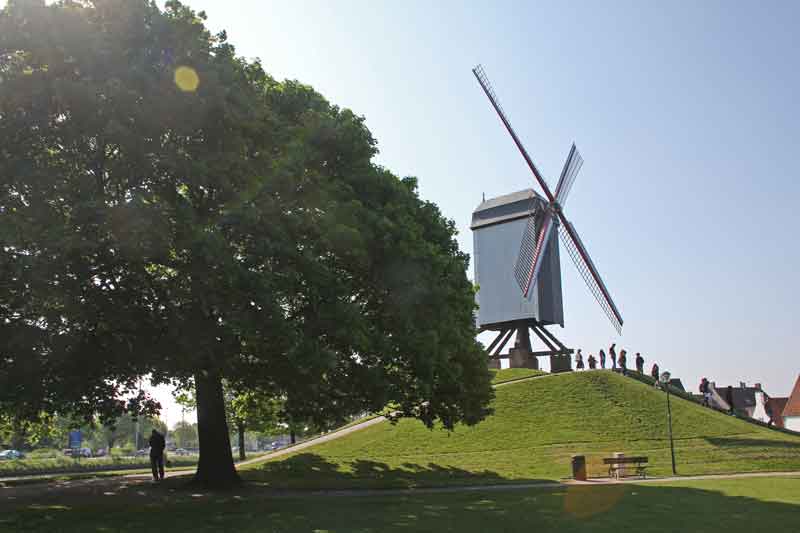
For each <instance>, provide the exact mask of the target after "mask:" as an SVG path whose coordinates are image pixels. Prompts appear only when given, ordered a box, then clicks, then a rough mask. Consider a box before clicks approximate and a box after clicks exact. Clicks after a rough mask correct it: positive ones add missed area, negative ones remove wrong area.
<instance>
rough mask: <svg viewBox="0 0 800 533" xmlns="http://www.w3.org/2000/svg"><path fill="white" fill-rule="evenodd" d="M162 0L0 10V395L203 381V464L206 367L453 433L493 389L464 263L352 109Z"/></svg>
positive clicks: (111, 403)
mask: <svg viewBox="0 0 800 533" xmlns="http://www.w3.org/2000/svg"><path fill="white" fill-rule="evenodd" d="M204 18H205V17H204V15H203V14H202V13H195V12H193V11H191V10H190V9H189V8H187V7H185V6H183V5H182V4H180V3H179V2H177V1H168V2H167V3H166V8H165V9H164V10H163V11H162V10H160V9H159V8H158V7H157V6H156V5H155V4H154V3H152V2H148V1H145V0H93V1H92V2H77V1H66V0H65V1H62V2H58V3H55V4H52V5H45V4H44V2H43V1H34V0H12V1H11V2H9V3H8V5H7V6H6V8H5V9H4V10H3V11H2V12H1V13H0V138H1V139H3V143H2V145H1V146H0V219H1V222H0V246H1V248H0V284H2V285H1V286H0V339H2V342H0V407H8V408H13V409H14V410H15V412H17V413H19V414H20V415H26V416H29V417H36V416H39V414H40V413H42V412H63V413H70V414H73V415H78V416H84V417H87V418H90V417H92V416H95V414H97V413H100V414H101V415H102V417H103V419H104V420H113V419H114V418H115V417H117V416H119V415H120V413H122V412H125V411H133V412H155V411H157V409H158V406H157V405H156V404H155V403H154V402H152V400H150V399H149V398H147V397H145V396H143V395H140V396H135V397H133V399H129V400H125V401H123V400H121V399H120V398H123V397H125V394H126V393H132V392H134V391H135V390H137V389H136V382H137V380H138V379H139V378H140V377H141V376H144V375H150V376H151V377H152V379H153V380H154V381H155V382H156V383H166V382H173V383H180V384H186V383H188V382H189V380H193V381H194V383H195V386H196V393H197V403H198V405H197V407H198V430H199V440H200V449H201V457H200V464H199V467H198V474H197V478H198V480H200V481H202V482H206V483H225V482H231V481H234V480H235V479H236V474H235V470H234V468H233V463H232V457H231V453H230V444H229V440H228V431H227V427H226V423H225V414H224V413H225V409H224V401H223V396H222V385H221V383H222V379H223V378H224V379H225V380H227V381H228V382H230V383H231V384H233V385H234V386H235V387H236V388H237V390H247V389H248V388H258V389H259V390H263V391H270V393H271V394H273V395H274V396H276V397H277V396H280V397H285V398H287V409H289V410H290V411H291V413H293V414H296V415H297V416H298V417H303V418H305V419H309V420H324V421H329V420H331V419H332V418H336V417H340V418H344V417H345V416H347V415H348V414H350V413H355V412H362V411H370V410H371V411H377V410H379V409H381V408H382V407H384V406H385V405H387V404H388V403H392V404H393V405H396V406H397V411H398V413H400V414H402V415H404V416H413V417H417V418H419V419H421V420H423V421H424V422H425V423H426V424H428V425H433V424H434V423H435V422H436V421H437V420H438V421H440V422H441V423H442V424H443V425H444V426H445V427H448V428H452V427H453V425H454V424H456V423H458V422H464V423H467V424H473V423H476V422H478V421H479V420H481V419H482V418H483V417H484V416H485V415H486V413H487V409H488V407H487V406H488V402H489V400H490V399H491V395H492V392H491V388H490V385H489V374H488V372H487V370H486V361H485V356H484V354H483V352H482V350H481V348H480V346H479V345H478V344H477V342H476V340H475V333H476V332H475V327H474V321H473V311H474V294H473V288H472V285H471V283H470V282H469V280H468V279H467V277H466V269H467V266H468V257H467V256H466V255H465V254H463V253H462V252H460V251H459V250H458V247H457V244H456V241H455V239H454V236H455V232H456V230H455V226H454V224H453V223H452V222H451V221H448V220H446V219H445V218H444V217H443V216H442V214H441V212H440V211H439V209H438V208H437V207H436V206H435V205H434V204H432V203H430V202H426V201H424V200H422V199H420V197H419V195H418V191H417V181H416V179H414V178H404V179H400V178H398V177H397V176H395V175H394V174H392V173H391V172H390V171H389V170H387V169H385V168H382V167H380V166H378V165H376V164H375V163H374V161H373V158H374V156H375V154H376V153H377V144H376V141H375V140H374V139H373V137H372V135H371V133H370V132H369V130H368V129H367V128H366V126H365V124H364V119H363V117H359V116H357V115H356V114H354V113H353V112H352V111H350V110H348V109H341V108H339V107H337V106H335V105H332V104H331V103H329V102H328V101H327V100H326V99H325V98H323V97H322V96H321V95H320V94H318V93H317V92H315V91H314V90H313V89H312V88H311V87H308V86H306V85H303V84H301V83H299V82H295V81H283V82H280V81H276V80H275V79H273V78H272V77H271V76H269V75H268V74H266V72H265V71H264V69H263V68H262V65H261V63H260V62H258V61H247V60H244V59H242V58H240V57H238V56H236V54H235V50H234V48H233V46H232V45H231V44H229V43H228V41H227V36H226V35H225V34H224V33H220V34H217V35H212V34H211V33H210V32H209V31H208V30H207V29H206V28H205V26H204V22H203V21H204Z"/></svg>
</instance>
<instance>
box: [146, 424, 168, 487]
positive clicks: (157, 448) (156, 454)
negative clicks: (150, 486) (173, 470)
mask: <svg viewBox="0 0 800 533" xmlns="http://www.w3.org/2000/svg"><path fill="white" fill-rule="evenodd" d="M148 442H149V443H150V468H152V470H153V481H159V480H163V479H164V448H166V447H167V441H166V440H165V439H164V435H162V434H161V433H159V432H158V431H156V430H155V429H154V430H153V432H152V433H151V434H150V440H149V441H148Z"/></svg>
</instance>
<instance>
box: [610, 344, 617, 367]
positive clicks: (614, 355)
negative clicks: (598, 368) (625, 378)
mask: <svg viewBox="0 0 800 533" xmlns="http://www.w3.org/2000/svg"><path fill="white" fill-rule="evenodd" d="M616 345H617V343H616V342H615V343H614V344H612V345H611V348H609V349H608V355H610V356H611V370H616V369H617V350H616V349H615V348H614V347H615V346H616Z"/></svg>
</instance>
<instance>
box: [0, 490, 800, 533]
mask: <svg viewBox="0 0 800 533" xmlns="http://www.w3.org/2000/svg"><path fill="white" fill-rule="evenodd" d="M0 530H3V531H64V532H81V533H85V532H92V531H120V532H127V531H131V532H134V531H135V532H150V531H172V532H180V531H237V532H249V531H259V532H260V531H269V532H274V533H281V532H316V533H322V532H327V533H345V532H347V533H351V532H352V533H367V532H374V533H377V532H410V531H414V532H432V533H433V532H435V533H442V532H459V533H471V532H475V533H479V532H480V533H484V532H488V531H492V532H493V531H503V532H517V531H519V532H525V533H529V532H531V531H560V532H576V533H582V532H593V533H596V532H599V533H603V532H609V533H612V532H613V533H616V532H618V531H636V532H638V533H662V532H663V533H667V532H669V533H672V532H675V531H687V532H708V533H719V532H720V531H725V532H726V533H752V532H753V531H769V532H770V533H796V532H797V531H800V478H758V479H736V480H703V481H683V482H674V483H669V484H667V483H650V484H620V485H602V486H599V485H597V486H585V485H584V486H571V487H566V488H558V489H544V488H542V489H528V490H519V491H516V490H515V491H482V492H466V493H439V494H419V495H410V496H409V495H378V496H364V495H359V496H327V497H326V496H322V497H296V498H295V497H292V498H280V497H270V496H269V495H264V494H261V493H259V492H257V491H256V492H253V491H252V490H251V491H241V492H240V493H226V494H223V495H213V494H212V495H208V494H198V493H191V492H186V491H183V492H178V493H176V494H175V495H173V496H170V497H162V496H158V495H156V496H153V497H150V498H141V499H140V501H139V502H138V503H137V504H136V505H131V503H130V502H118V503H108V502H104V501H95V502H86V503H83V504H78V505H52V506H40V507H33V508H31V507H29V508H26V509H24V510H21V511H12V512H7V513H4V514H2V515H0Z"/></svg>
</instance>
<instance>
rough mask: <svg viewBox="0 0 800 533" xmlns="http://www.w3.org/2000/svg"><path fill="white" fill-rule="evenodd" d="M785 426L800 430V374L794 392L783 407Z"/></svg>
mask: <svg viewBox="0 0 800 533" xmlns="http://www.w3.org/2000/svg"><path fill="white" fill-rule="evenodd" d="M783 427H785V428H786V429H791V430H792V431H800V375H798V376H797V381H796V382H795V384H794V388H793V389H792V393H791V394H790V395H789V398H788V399H787V401H786V406H785V407H784V408H783Z"/></svg>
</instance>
